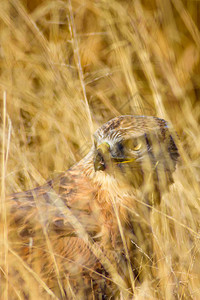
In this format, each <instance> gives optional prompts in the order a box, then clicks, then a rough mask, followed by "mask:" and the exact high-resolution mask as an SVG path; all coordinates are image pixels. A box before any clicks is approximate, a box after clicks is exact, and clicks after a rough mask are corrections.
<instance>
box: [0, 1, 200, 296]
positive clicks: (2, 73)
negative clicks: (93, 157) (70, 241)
mask: <svg viewBox="0 0 200 300" xmlns="http://www.w3.org/2000/svg"><path fill="white" fill-rule="evenodd" d="M199 11H200V2H199V1H195V0H194V1H191V0H156V1H145V0H144V1H142V0H136V1H129V0H128V1H123V0H118V1H108V0H107V1H106V0H104V1H103V0H101V1H92V0H84V1H83V0H76V1H74V0H63V1H55V0H46V1H38V0H33V1H30V0H23V1H22V0H21V1H20V0H1V1H0V102H1V110H0V120H1V127H0V134H1V138H0V146H1V147H0V148H1V168H0V169H1V227H0V230H1V233H0V244H1V246H0V248H1V252H0V255H1V256H0V269H1V274H0V277H1V278H3V277H4V278H5V286H3V288H0V292H1V293H2V295H0V299H1V300H4V299H9V298H8V290H9V288H10V286H12V288H13V290H14V291H15V294H16V297H18V299H24V298H23V297H24V296H23V295H22V294H21V292H20V288H21V287H20V286H17V285H16V284H13V282H12V280H10V278H9V274H10V270H12V263H13V261H12V259H11V260H9V261H8V259H7V257H8V254H9V257H10V253H11V254H12V255H13V257H14V256H15V253H14V252H13V253H12V249H10V248H9V246H8V245H9V243H8V240H7V231H8V230H9V228H7V222H6V219H7V216H6V213H5V195H7V194H10V193H12V192H16V191H21V190H26V189H30V188H32V187H35V186H36V185H38V184H43V183H44V182H45V180H46V179H47V178H49V177H51V176H52V175H53V174H54V173H55V172H56V173H59V172H61V171H63V170H66V169H68V168H69V167H70V166H71V165H73V164H74V163H75V162H77V161H79V160H80V159H81V158H82V157H83V156H84V155H85V154H86V153H87V152H88V150H89V149H90V146H91V144H92V133H93V132H94V130H95V129H96V128H98V127H99V126H100V125H102V124H103V123H104V122H106V121H107V120H109V119H111V118H112V117H115V116H117V115H121V114H133V115H154V116H158V117H161V118H164V119H166V120H168V121H169V122H171V124H172V125H173V127H174V128H175V130H176V132H177V133H178V135H179V138H180V142H181V143H180V154H181V164H180V166H179V168H178V169H177V171H176V173H175V174H174V179H175V184H174V185H173V186H171V188H170V192H169V193H168V194H166V195H165V196H164V197H163V201H162V202H161V205H160V208H159V209H157V208H152V211H151V217H150V222H151V226H152V232H153V235H152V237H153V240H151V243H153V253H152V257H150V258H149V259H150V260H153V261H154V265H153V266H151V267H149V266H148V265H145V264H143V262H142V261H141V269H143V271H144V273H145V274H146V276H145V278H144V280H143V282H141V284H140V285H137V286H136V288H135V296H134V299H199V298H200V290H199V285H200V255H199V247H200V245H199V237H200V235H199V215H200V203H199V201H200V193H199V180H200V170H199V166H200V159H199V157H200V151H199V149H200V134H199V131H200V124H199V122H200V103H199V97H200V92H199V87H200V75H199V67H200V63H199V48H200V33H199V31H198V27H199V24H200V20H199ZM142 240H143V242H142V243H141V245H140V249H139V250H138V251H142V249H146V247H148V243H149V241H148V239H146V240H144V239H142ZM145 243H146V244H145ZM144 255H145V253H144ZM39 259H40V257H39V258H38V260H39ZM14 261H16V259H15V260H14ZM18 264H19V266H18V268H19V272H22V273H23V272H24V278H26V280H25V279H24V282H23V285H24V286H25V289H29V290H30V289H33V292H32V297H33V298H32V299H36V298H37V299H44V298H39V297H40V296H39V293H38V292H37V288H38V286H40V289H44V290H45V291H46V299H48V297H53V295H51V290H49V288H48V287H46V286H44V283H43V282H42V281H41V280H40V278H38V277H37V274H34V273H33V272H32V270H31V269H30V268H29V267H28V266H27V265H25V264H23V263H22V262H21V261H20V258H19V260H18Z"/></svg>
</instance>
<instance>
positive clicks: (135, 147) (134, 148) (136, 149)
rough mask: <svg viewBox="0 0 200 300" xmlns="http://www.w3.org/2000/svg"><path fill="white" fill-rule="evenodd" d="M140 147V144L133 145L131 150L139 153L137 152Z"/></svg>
mask: <svg viewBox="0 0 200 300" xmlns="http://www.w3.org/2000/svg"><path fill="white" fill-rule="evenodd" d="M141 147H142V143H138V144H137V145H135V146H134V147H133V150H134V151H139V150H140V149H141Z"/></svg>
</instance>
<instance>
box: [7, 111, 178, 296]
mask: <svg viewBox="0 0 200 300" xmlns="http://www.w3.org/2000/svg"><path fill="white" fill-rule="evenodd" d="M178 157H179V154H178V149H177V146H176V144H175V139H174V134H173V132H172V130H171V129H170V126H169V125H168V124H167V122H166V121H165V120H163V119H159V118H156V117H151V116H132V115H124V116H119V117H116V118H114V119H112V120H110V121H108V122H107V123H105V124H104V125H103V126H101V127H100V128H99V129H98V130H97V131H96V132H95V134H94V144H93V146H92V148H91V150H90V151H89V153H88V154H87V155H86V156H85V157H84V158H83V159H82V160H81V161H80V162H78V163H77V164H75V165H73V166H72V167H71V168H70V169H68V170H67V171H66V172H64V173H62V174H61V175H59V176H58V177H56V178H55V179H53V180H50V181H48V182H47V183H46V184H44V185H43V186H39V187H36V188H34V189H32V190H28V191H25V192H21V193H16V194H13V195H11V196H9V197H8V198H7V206H8V212H7V214H8V220H7V223H8V224H7V225H8V256H9V258H8V261H9V262H10V264H11V265H12V268H10V267H9V276H10V278H11V284H10V285H9V287H8V290H9V292H10V293H12V296H11V298H12V299H15V297H16V298H17V296H16V289H19V287H20V292H19V293H20V296H21V298H22V299H33V298H34V297H36V296H35V295H36V294H34V296H33V295H32V294H31V289H30V288H29V287H28V283H27V282H28V280H27V277H26V276H28V278H29V280H30V278H31V279H32V280H33V281H34V282H35V285H36V286H38V287H40V288H39V290H38V295H40V296H41V295H42V296H41V297H42V298H41V299H53V298H54V297H57V299H74V298H76V299H117V297H118V296H119V295H121V294H123V295H125V298H126V299H129V297H130V299H131V297H132V295H133V293H134V291H133V289H134V281H135V278H136V277H137V276H139V275H138V274H136V273H137V266H136V265H137V262H136V261H135V257H136V256H135V254H134V253H135V249H134V241H137V242H138V243H139V242H140V238H139V239H138V240H137V228H136V230H135V228H134V227H135V223H134V222H135V219H137V213H136V212H137V211H138V209H139V208H138V205H139V204H138V199H140V200H139V201H140V203H144V204H145V205H146V207H147V211H148V212H149V210H150V209H149V207H151V206H152V205H156V206H158V205H159V203H160V201H161V197H162V194H163V193H164V192H165V191H167V190H168V187H169V185H170V184H171V183H172V182H173V176H172V175H173V172H174V170H175V168H176V163H177V160H178ZM140 205H141V204H140ZM148 212H147V213H148ZM13 286H14V287H16V288H13ZM29 289H30V290H29ZM37 297H39V296H37ZM11 298H10V299H11ZM34 299H35V298H34Z"/></svg>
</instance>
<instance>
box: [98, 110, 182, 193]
mask: <svg viewBox="0 0 200 300" xmlns="http://www.w3.org/2000/svg"><path fill="white" fill-rule="evenodd" d="M178 156H179V154H178V149H177V147H176V145H175V142H174V140H173V138H172V135H171V133H170V131H169V128H168V125H167V123H166V121H164V120H161V119H158V118H155V117H145V116H121V117H117V118H115V119H112V120H111V121H109V122H107V123H106V124H104V125H103V126H102V127H101V128H99V129H98V130H97V131H96V133H95V134H94V169H95V171H96V172H104V173H105V174H108V175H109V176H112V177H114V178H115V179H116V180H117V181H118V182H119V183H120V184H124V185H129V186H132V187H134V188H141V186H142V185H144V183H145V185H146V187H148V183H149V184H150V185H152V184H153V185H154V186H155V185H156V184H158V182H159V184H164V185H168V184H169V183H170V182H172V173H173V171H174V170H175V165H176V160H177V158H178Z"/></svg>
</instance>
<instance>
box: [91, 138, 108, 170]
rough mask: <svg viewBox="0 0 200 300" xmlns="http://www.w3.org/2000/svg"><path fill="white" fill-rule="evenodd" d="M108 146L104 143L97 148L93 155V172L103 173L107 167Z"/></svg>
mask: <svg viewBox="0 0 200 300" xmlns="http://www.w3.org/2000/svg"><path fill="white" fill-rule="evenodd" d="M109 150H110V146H109V144H108V143H106V142H104V143H102V144H101V145H99V146H98V148H97V150H96V153H95V155H94V170H95V172H96V171H104V170H105V169H106V167H107V161H108V155H109Z"/></svg>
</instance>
